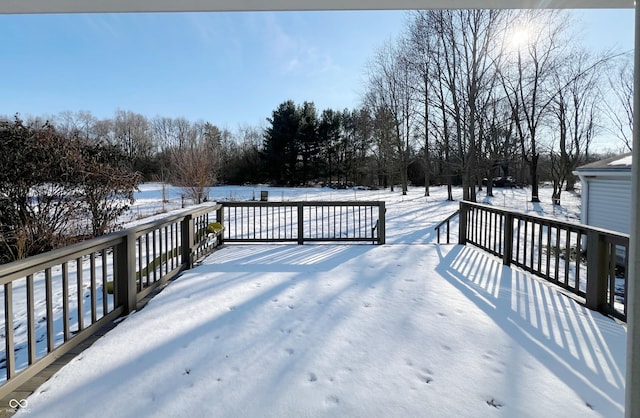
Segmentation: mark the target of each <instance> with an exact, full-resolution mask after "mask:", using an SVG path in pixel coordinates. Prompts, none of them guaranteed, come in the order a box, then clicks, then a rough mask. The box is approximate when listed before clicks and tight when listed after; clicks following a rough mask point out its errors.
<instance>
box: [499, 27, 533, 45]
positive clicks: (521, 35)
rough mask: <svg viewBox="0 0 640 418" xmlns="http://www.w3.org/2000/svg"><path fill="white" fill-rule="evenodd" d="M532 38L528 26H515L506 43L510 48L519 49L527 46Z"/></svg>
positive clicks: (507, 36)
mask: <svg viewBox="0 0 640 418" xmlns="http://www.w3.org/2000/svg"><path fill="white" fill-rule="evenodd" d="M530 40H531V31H530V30H529V29H528V28H526V27H522V26H521V27H519V28H515V29H514V30H513V31H511V32H509V33H508V34H507V35H506V39H505V41H506V42H505V44H506V45H507V48H508V49H511V50H519V49H521V48H524V47H526V46H527V45H528V44H529V42H530Z"/></svg>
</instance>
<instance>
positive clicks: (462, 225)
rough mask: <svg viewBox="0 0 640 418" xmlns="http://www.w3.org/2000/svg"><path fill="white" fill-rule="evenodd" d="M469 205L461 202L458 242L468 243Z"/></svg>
mask: <svg viewBox="0 0 640 418" xmlns="http://www.w3.org/2000/svg"><path fill="white" fill-rule="evenodd" d="M468 210H469V206H468V205H467V203H466V202H464V201H462V202H460V222H459V223H458V244H460V245H465V244H466V243H467V217H468V212H467V211H468Z"/></svg>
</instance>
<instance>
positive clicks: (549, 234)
mask: <svg viewBox="0 0 640 418" xmlns="http://www.w3.org/2000/svg"><path fill="white" fill-rule="evenodd" d="M459 243H460V244H463V245H464V244H466V243H469V244H473V245H475V246H477V247H479V248H482V249H483V250H485V251H488V252H490V253H492V254H494V255H496V256H498V257H501V258H502V260H503V264H504V265H507V266H508V265H512V264H513V265H516V266H518V267H520V268H522V269H524V270H526V271H528V272H530V273H533V274H535V275H537V276H540V277H542V278H544V279H546V280H548V281H550V282H552V283H554V284H556V285H558V286H561V287H562V288H564V289H567V290H568V291H569V292H571V293H573V294H575V295H577V296H578V297H579V298H581V299H582V300H583V301H584V302H585V304H586V306H587V307H588V308H590V309H593V310H598V311H601V312H603V313H606V314H608V315H612V316H614V317H616V318H618V319H621V320H623V321H625V320H626V316H627V297H626V295H627V274H626V272H627V266H628V260H629V235H627V234H622V233H617V232H614V231H609V230H605V229H601V228H594V227H590V226H587V225H582V224H574V223H569V222H562V221H558V220H555V219H550V218H543V217H540V216H534V215H526V214H523V213H518V212H514V211H509V210H504V209H498V208H495V207H493V206H488V205H483V204H478V203H471V202H461V203H460V230H459Z"/></svg>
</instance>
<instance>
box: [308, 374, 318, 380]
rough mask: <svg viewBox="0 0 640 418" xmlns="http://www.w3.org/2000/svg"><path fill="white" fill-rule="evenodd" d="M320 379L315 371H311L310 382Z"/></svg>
mask: <svg viewBox="0 0 640 418" xmlns="http://www.w3.org/2000/svg"><path fill="white" fill-rule="evenodd" d="M317 380H318V377H317V376H316V374H315V373H309V382H315V381H317Z"/></svg>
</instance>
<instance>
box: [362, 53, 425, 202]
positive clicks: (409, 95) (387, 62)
mask: <svg viewBox="0 0 640 418" xmlns="http://www.w3.org/2000/svg"><path fill="white" fill-rule="evenodd" d="M405 47H406V45H405V43H404V42H402V43H399V44H398V45H393V44H392V43H391V42H387V44H386V45H384V46H383V47H382V48H380V49H379V50H378V51H377V53H376V55H375V57H374V59H373V61H372V62H371V64H370V67H369V74H368V76H369V92H368V94H367V99H366V101H367V105H368V106H369V107H370V108H371V109H372V113H373V114H374V115H375V114H380V113H381V112H383V113H385V112H386V113H387V114H388V115H390V116H391V118H392V120H393V123H394V135H393V138H390V139H392V141H393V144H392V146H393V147H394V148H395V152H396V155H397V159H398V168H399V171H400V183H401V186H402V194H407V191H408V184H409V179H408V168H409V164H410V163H411V159H412V152H411V148H412V141H413V129H414V119H415V116H416V115H415V110H414V107H413V101H414V98H413V94H414V89H413V86H412V82H413V77H412V72H411V69H410V65H409V62H408V60H407V58H406V49H405Z"/></svg>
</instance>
